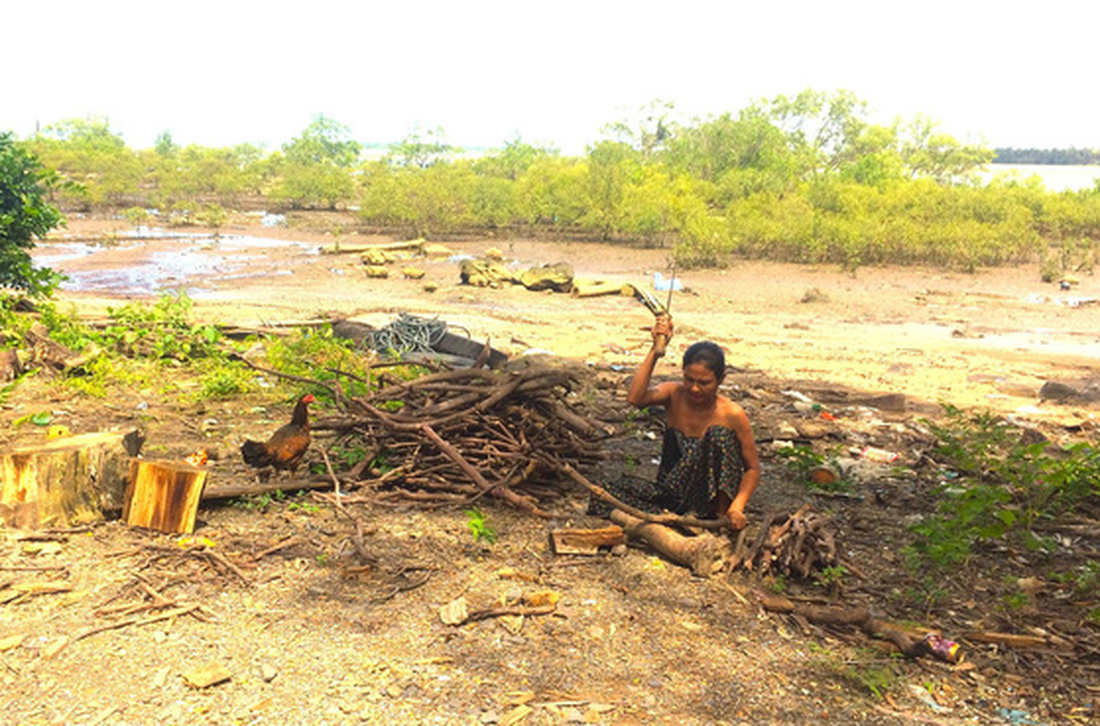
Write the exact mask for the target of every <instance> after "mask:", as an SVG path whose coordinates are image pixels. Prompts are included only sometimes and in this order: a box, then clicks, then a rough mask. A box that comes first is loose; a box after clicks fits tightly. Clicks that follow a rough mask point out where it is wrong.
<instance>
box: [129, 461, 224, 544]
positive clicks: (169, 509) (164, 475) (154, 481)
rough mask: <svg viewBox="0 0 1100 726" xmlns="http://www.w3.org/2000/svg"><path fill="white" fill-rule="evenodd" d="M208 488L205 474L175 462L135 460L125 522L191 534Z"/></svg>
mask: <svg viewBox="0 0 1100 726" xmlns="http://www.w3.org/2000/svg"><path fill="white" fill-rule="evenodd" d="M205 484H206V470H205V469H200V468H198V467H195V466H191V465H190V464H183V463H178V462H172V461H149V460H147V459H134V460H133V461H131V462H130V476H129V484H128V485H127V487H126V503H125V506H124V507H123V510H122V519H123V521H124V522H126V524H128V525H130V526H132V527H145V528H147V529H155V530H156V531H158V532H169V533H176V534H190V533H191V532H192V531H194V529H195V516H196V515H197V514H198V511H199V500H200V499H201V498H202V489H203V486H204V485H205Z"/></svg>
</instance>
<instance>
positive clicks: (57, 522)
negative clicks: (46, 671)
mask: <svg viewBox="0 0 1100 726" xmlns="http://www.w3.org/2000/svg"><path fill="white" fill-rule="evenodd" d="M142 443H144V439H143V437H142V436H141V434H139V433H138V432H137V431H136V430H135V431H129V432H121V431H107V432H100V433H92V434H80V435H77V436H67V437H64V438H60V439H54V440H53V441H48V442H46V443H44V444H40V445H37V446H26V447H22V448H18V449H15V450H13V451H10V452H8V453H6V454H3V455H0V519H2V520H3V521H4V522H5V523H6V524H7V525H8V526H10V527H15V528H17V529H38V528H41V527H71V526H73V525H76V524H85V523H87V522H93V521H98V520H101V519H103V513H104V512H105V511H110V510H114V511H117V510H119V509H122V505H123V502H124V500H125V493H126V482H127V475H128V473H129V468H130V459H131V457H134V456H137V455H138V453H140V451H141V445H142Z"/></svg>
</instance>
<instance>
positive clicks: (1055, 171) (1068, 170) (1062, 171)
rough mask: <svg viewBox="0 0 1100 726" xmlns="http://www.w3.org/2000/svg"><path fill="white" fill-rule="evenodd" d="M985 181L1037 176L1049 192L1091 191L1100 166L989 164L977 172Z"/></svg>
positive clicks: (1099, 176) (1099, 175)
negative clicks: (983, 169)
mask: <svg viewBox="0 0 1100 726" xmlns="http://www.w3.org/2000/svg"><path fill="white" fill-rule="evenodd" d="M979 173H980V174H981V177H982V179H983V180H985V181H987V182H988V181H990V180H992V179H993V178H994V177H998V178H999V177H1002V176H1010V177H1014V178H1017V179H1019V180H1021V181H1023V180H1025V179H1028V178H1030V177H1033V176H1037V177H1039V178H1040V179H1042V181H1043V186H1045V187H1046V188H1047V189H1048V190H1049V191H1052V192H1063V191H1066V190H1077V189H1091V188H1092V187H1093V186H1095V184H1096V179H1098V178H1100V166H1085V165H1083V164H1080V165H1078V164H990V165H989V166H988V167H987V168H986V170H985V171H983V172H979Z"/></svg>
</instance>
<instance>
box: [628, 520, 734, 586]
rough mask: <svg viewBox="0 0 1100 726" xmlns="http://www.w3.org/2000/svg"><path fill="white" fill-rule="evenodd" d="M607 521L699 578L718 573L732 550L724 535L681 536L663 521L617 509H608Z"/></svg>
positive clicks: (706, 533) (707, 533)
mask: <svg viewBox="0 0 1100 726" xmlns="http://www.w3.org/2000/svg"><path fill="white" fill-rule="evenodd" d="M611 521H613V522H615V523H616V524H620V525H622V528H623V530H624V531H625V532H626V534H627V536H630V537H634V538H636V539H640V540H642V541H644V542H645V543H646V544H648V545H649V546H650V547H652V548H653V549H655V550H657V552H658V553H660V554H661V555H663V556H664V557H667V558H668V559H670V560H672V561H673V562H675V563H676V564H678V565H683V566H685V567H689V568H691V571H692V572H693V573H694V574H696V575H698V576H699V577H712V576H714V575H716V574H718V573H719V572H721V571H722V570H723V569H724V568H725V566H726V560H728V559H729V556H730V553H731V552H732V550H733V545H732V544H731V543H730V541H729V539H727V538H725V537H717V536H715V535H713V534H711V533H709V532H703V533H702V534H700V535H697V536H695V537H685V536H684V535H682V534H680V533H679V532H677V531H675V530H673V529H671V528H669V527H666V526H664V525H663V524H654V523H653V522H646V521H644V520H641V519H638V518H636V517H632V516H630V515H629V514H626V513H624V512H622V511H621V510H618V509H614V510H612V511H611Z"/></svg>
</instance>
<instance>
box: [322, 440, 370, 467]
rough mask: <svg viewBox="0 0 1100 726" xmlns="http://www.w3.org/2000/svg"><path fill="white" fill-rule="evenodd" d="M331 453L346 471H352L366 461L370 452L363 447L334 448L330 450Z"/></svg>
mask: <svg viewBox="0 0 1100 726" xmlns="http://www.w3.org/2000/svg"><path fill="white" fill-rule="evenodd" d="M329 453H330V454H332V458H333V459H335V460H336V461H338V462H339V463H340V464H342V465H343V467H344V468H345V469H350V468H351V467H353V466H355V465H356V464H358V463H360V462H361V461H363V460H364V459H366V458H367V453H368V452H367V450H366V449H364V448H363V447H362V446H333V447H332V448H331V449H330V450H329Z"/></svg>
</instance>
